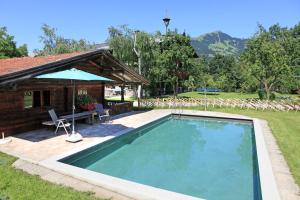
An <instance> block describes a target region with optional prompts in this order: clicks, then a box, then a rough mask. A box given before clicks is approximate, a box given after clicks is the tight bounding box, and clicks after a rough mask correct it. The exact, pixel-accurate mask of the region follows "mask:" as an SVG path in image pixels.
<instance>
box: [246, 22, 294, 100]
mask: <svg viewBox="0 0 300 200" xmlns="http://www.w3.org/2000/svg"><path fill="white" fill-rule="evenodd" d="M276 33H278V32H277V31H276ZM277 38H278V37H277V36H276V34H274V29H269V31H267V30H266V29H265V28H264V27H262V26H261V25H259V31H258V32H257V33H256V34H255V35H254V37H253V38H251V39H250V40H249V41H248V43H247V47H246V49H245V51H244V53H243V54H242V57H241V58H242V61H243V64H244V65H245V67H247V70H248V71H249V74H250V75H251V76H252V77H254V78H255V79H256V80H257V81H258V84H260V85H262V87H263V88H264V90H265V92H266V96H267V98H268V99H269V98H270V94H271V92H272V91H274V89H276V88H278V87H279V86H281V87H282V86H286V87H288V86H289V85H290V81H291V80H293V73H292V69H291V67H290V66H289V65H288V64H289V60H288V56H287V52H286V50H285V48H284V46H283V45H282V43H281V41H280V40H279V39H277Z"/></svg>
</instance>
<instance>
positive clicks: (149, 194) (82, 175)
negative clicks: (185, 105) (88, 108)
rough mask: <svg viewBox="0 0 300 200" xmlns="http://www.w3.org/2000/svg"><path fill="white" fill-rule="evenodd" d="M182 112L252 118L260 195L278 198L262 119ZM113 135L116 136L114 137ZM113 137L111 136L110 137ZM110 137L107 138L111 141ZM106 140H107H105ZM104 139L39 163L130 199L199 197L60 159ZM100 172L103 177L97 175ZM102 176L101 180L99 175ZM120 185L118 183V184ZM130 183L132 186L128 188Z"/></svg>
mask: <svg viewBox="0 0 300 200" xmlns="http://www.w3.org/2000/svg"><path fill="white" fill-rule="evenodd" d="M170 114H171V112H170V113H167V114H164V115H161V116H160V117H158V118H156V119H153V120H150V121H147V122H145V123H143V124H141V125H140V126H137V127H134V128H128V129H125V130H123V131H120V132H118V133H116V134H115V136H120V135H123V134H126V133H128V132H129V131H131V130H134V129H136V128H139V127H142V126H144V125H146V124H148V123H151V122H154V121H156V120H160V119H161V118H164V117H166V116H168V115H170ZM182 114H183V115H187V116H196V117H208V118H222V119H234V120H246V121H252V123H253V128H254V134H255V144H256V151H257V161H258V169H259V177H260V186H261V195H262V199H264V200H269V199H270V200H277V199H278V200H279V199H280V195H279V191H278V188H277V184H276V180H275V177H274V173H273V169H272V165H271V160H270V157H269V153H268V150H267V145H266V143H265V139H264V135H263V129H262V124H261V123H260V120H259V119H256V118H250V117H247V116H242V115H238V116H237V115H230V114H224V113H216V112H213V113H210V114H209V115H206V114H207V112H202V113H201V114H199V112H198V113H195V112H190V111H184V112H183V113H182ZM115 136H114V137H115ZM109 139H112V138H109ZM109 139H107V140H109ZM104 141H106V140H104ZM104 141H103V140H102V141H96V142H93V143H91V144H88V145H85V146H82V147H80V148H77V149H74V150H72V151H70V152H67V153H64V154H61V155H58V156H54V157H51V158H49V159H47V160H44V161H41V162H39V164H40V165H42V166H44V167H46V168H49V169H52V170H54V171H57V172H60V173H62V174H65V175H68V176H71V177H74V178H78V179H81V180H84V181H86V182H89V183H92V184H94V185H97V186H100V187H102V188H104V189H107V190H109V191H112V192H115V193H118V194H123V195H125V196H128V197H130V198H134V199H141V197H142V199H144V198H145V199H149V198H151V199H161V198H164V199H182V198H184V199H200V198H197V197H192V196H188V195H182V194H179V193H176V192H171V191H167V190H163V189H159V188H154V187H151V186H148V185H143V184H139V183H135V182H131V181H127V180H124V179H120V178H116V177H111V176H108V175H105V174H101V173H96V172H92V171H88V170H85V169H81V168H78V167H75V166H71V165H67V164H63V163H60V162H58V160H60V159H62V158H65V157H67V156H70V155H72V154H74V153H77V152H79V151H82V150H84V149H87V148H89V147H92V146H94V145H97V144H100V143H102V142H104ZM97 174H99V175H100V176H97ZM95 177H97V178H100V181H99V179H97V178H95ZM120 183H121V186H122V187H125V186H126V187H125V188H126V189H124V188H122V187H119V186H120V185H119V184H120ZM116 185H119V186H116ZM128 186H129V188H128ZM136 186H137V187H138V188H139V191H137V187H136ZM157 195H163V196H157Z"/></svg>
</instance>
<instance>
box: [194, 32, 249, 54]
mask: <svg viewBox="0 0 300 200" xmlns="http://www.w3.org/2000/svg"><path fill="white" fill-rule="evenodd" d="M246 41H247V40H246V39H240V38H234V37H231V36H230V35H228V34H226V33H223V32H221V31H216V32H212V33H207V34H204V35H201V36H199V37H196V38H192V40H191V45H192V46H193V47H194V49H195V50H196V52H197V54H198V55H207V56H210V57H211V56H213V55H214V54H217V53H218V54H222V55H233V56H237V55H239V54H240V53H241V52H242V51H243V50H244V48H245V44H246Z"/></svg>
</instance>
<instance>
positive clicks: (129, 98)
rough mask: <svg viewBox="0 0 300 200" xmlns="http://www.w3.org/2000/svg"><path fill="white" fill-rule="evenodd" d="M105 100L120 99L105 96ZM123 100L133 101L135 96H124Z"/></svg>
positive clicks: (119, 98) (118, 98)
mask: <svg viewBox="0 0 300 200" xmlns="http://www.w3.org/2000/svg"><path fill="white" fill-rule="evenodd" d="M105 100H112V101H121V97H105ZM124 100H125V101H135V100H137V99H136V97H125V98H124Z"/></svg>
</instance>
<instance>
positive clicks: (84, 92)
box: [78, 89, 87, 95]
mask: <svg viewBox="0 0 300 200" xmlns="http://www.w3.org/2000/svg"><path fill="white" fill-rule="evenodd" d="M78 95H87V89H79V90H78Z"/></svg>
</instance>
